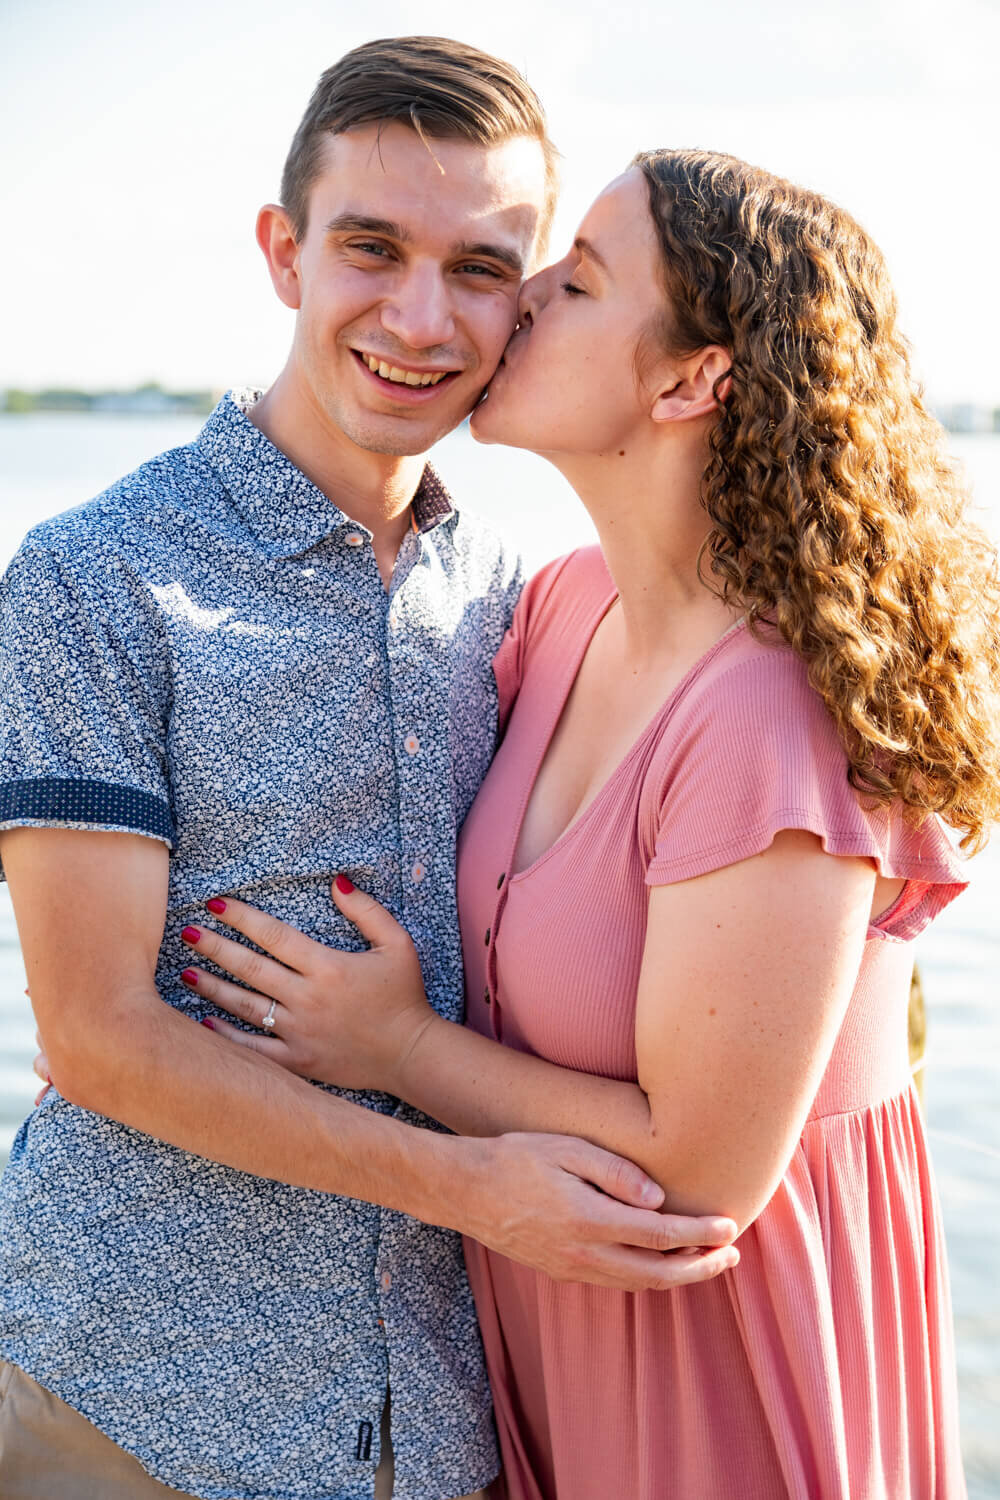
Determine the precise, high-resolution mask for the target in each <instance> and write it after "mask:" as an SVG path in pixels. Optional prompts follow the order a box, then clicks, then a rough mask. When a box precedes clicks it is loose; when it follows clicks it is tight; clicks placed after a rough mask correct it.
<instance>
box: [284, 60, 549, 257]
mask: <svg viewBox="0 0 1000 1500" xmlns="http://www.w3.org/2000/svg"><path fill="white" fill-rule="evenodd" d="M388 120H398V121H401V122H402V123H403V124H405V125H410V126H411V127H412V128H413V129H414V130H415V131H416V132H417V134H418V135H419V136H421V138H423V137H424V136H427V137H430V138H432V139H433V138H435V137H436V138H437V139H439V140H456V139H458V140H467V141H473V142H474V143H475V144H476V145H481V146H495V145H499V144H501V143H502V142H504V141H508V140H512V139H514V138H516V137H518V136H527V137H529V138H530V139H532V140H536V141H537V142H538V144H539V145H540V146H541V148H542V154H543V156H544V158H545V188H546V191H545V203H544V206H543V210H542V217H541V221H540V223H539V227H538V244H539V246H540V247H542V248H544V246H545V244H546V242H547V239H548V233H549V229H550V227H551V223H552V214H553V212H554V210H555V204H556V196H557V194H558V191H559V181H558V172H557V167H556V163H557V160H558V152H557V151H556V148H555V146H554V145H553V144H552V142H551V141H550V140H549V136H548V127H547V125H546V121H545V112H544V110H543V109H542V106H541V102H540V101H539V98H538V95H537V94H536V93H535V91H534V89H533V88H532V87H531V85H530V84H529V83H528V82H527V80H526V79H525V78H523V77H522V76H521V74H520V73H519V72H518V71H517V69H516V68H515V67H514V66H513V65H512V64H511V63H508V62H504V61H503V60H502V59H501V58H499V57H491V56H490V54H489V53H488V52H480V51H479V49H478V48H477V47H469V46H466V44H465V43H464V42H456V41H452V39H451V38H450V37H442V36H400V37H388V38H384V39H383V40H381V41H375V42H365V43H364V45H363V46H361V47H355V48H354V49H353V51H351V52H347V53H345V55H344V56H343V57H342V58H341V59H340V61H339V62H335V63H334V64H333V66H332V67H330V68H327V70H326V72H325V73H324V74H323V76H322V78H321V79H320V80H319V83H317V85H316V87H315V89H314V90H313V94H312V98H311V99H310V100H309V104H308V106H307V108H306V112H305V114H304V115H303V117H302V120H301V123H300V124H299V128H298V130H296V132H295V138H294V140H293V141H292V145H291V149H290V150H289V152H288V157H287V159H286V161H285V168H284V171H283V172H282V174H281V201H282V204H283V206H284V208H285V210H286V211H287V213H288V216H289V218H290V219H291V222H292V227H293V229H294V231H295V237H296V239H301V238H302V236H303V235H304V234H305V231H306V225H307V223H308V219H309V192H310V189H311V188H312V185H313V183H314V182H315V180H316V177H317V176H318V174H319V170H320V161H321V156H322V150H323V142H324V140H325V139H326V137H327V136H330V135H340V134H342V133H343V132H344V131H347V130H353V129H355V128H356V127H357V126H360V125H371V124H375V123H380V122H382V121H388Z"/></svg>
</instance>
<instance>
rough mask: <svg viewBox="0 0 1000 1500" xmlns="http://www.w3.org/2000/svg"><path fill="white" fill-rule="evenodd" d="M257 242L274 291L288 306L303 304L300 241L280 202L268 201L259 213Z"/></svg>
mask: <svg viewBox="0 0 1000 1500" xmlns="http://www.w3.org/2000/svg"><path fill="white" fill-rule="evenodd" d="M257 243H258V245H259V246H260V248H261V250H263V252H264V259H265V260H266V261H267V269H268V270H269V271H270V273H271V281H272V283H273V285H274V290H275V291H276V292H277V294H278V296H279V297H280V298H281V300H282V302H283V303H284V304H285V306H286V307H291V308H295V309H298V308H299V307H300V306H301V305H302V285H301V282H300V280H299V244H298V241H297V240H296V238H295V231H294V230H293V228H292V225H291V221H290V220H289V217H288V214H287V213H286V212H285V210H284V209H283V208H282V207H281V205H280V203H265V204H264V207H263V208H262V209H261V211H260V213H259V214H258V215H257Z"/></svg>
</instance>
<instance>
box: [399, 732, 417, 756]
mask: <svg viewBox="0 0 1000 1500" xmlns="http://www.w3.org/2000/svg"><path fill="white" fill-rule="evenodd" d="M403 749H404V750H405V751H406V753H407V755H416V753H417V751H418V750H419V749H420V741H419V740H418V739H417V737H416V735H415V734H408V735H407V736H406V739H405V740H404V741H403Z"/></svg>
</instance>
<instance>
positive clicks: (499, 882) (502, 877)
mask: <svg viewBox="0 0 1000 1500" xmlns="http://www.w3.org/2000/svg"><path fill="white" fill-rule="evenodd" d="M506 879H507V872H506V870H505V871H504V873H503V874H502V875H501V876H500V879H499V880H498V881H497V890H499V889H500V887H501V886H502V885H503V883H504V881H505V880H506Z"/></svg>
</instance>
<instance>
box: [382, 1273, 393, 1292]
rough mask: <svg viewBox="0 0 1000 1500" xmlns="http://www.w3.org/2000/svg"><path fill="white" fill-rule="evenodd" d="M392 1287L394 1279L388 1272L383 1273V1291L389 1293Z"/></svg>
mask: <svg viewBox="0 0 1000 1500" xmlns="http://www.w3.org/2000/svg"><path fill="white" fill-rule="evenodd" d="M391 1286H392V1277H391V1276H390V1275H389V1272H388V1271H383V1272H382V1290H383V1292H387V1291H389V1289H390V1287H391Z"/></svg>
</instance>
